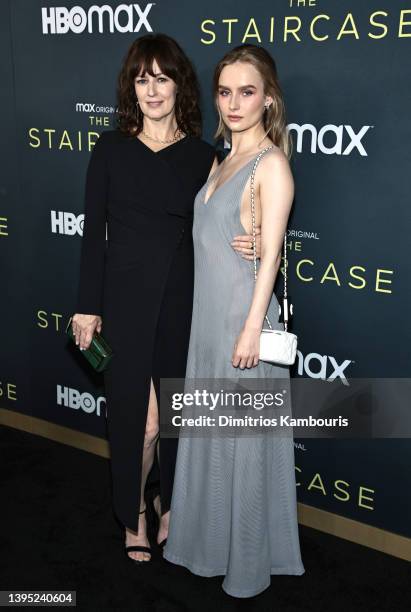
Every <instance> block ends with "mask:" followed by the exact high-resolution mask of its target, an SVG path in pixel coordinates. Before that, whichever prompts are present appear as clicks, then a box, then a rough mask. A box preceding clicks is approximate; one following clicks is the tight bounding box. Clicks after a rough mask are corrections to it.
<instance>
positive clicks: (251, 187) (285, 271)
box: [250, 145, 287, 331]
mask: <svg viewBox="0 0 411 612" xmlns="http://www.w3.org/2000/svg"><path fill="white" fill-rule="evenodd" d="M272 148H273V145H270V146H269V147H266V148H265V149H263V150H262V151H261V152H260V153H259V154H258V157H257V159H256V160H255V162H254V166H253V170H252V172H251V182H250V190H251V221H252V226H253V262H254V282H256V281H257V254H256V245H255V240H256V238H255V202H254V178H255V171H256V169H257V166H258V162H259V161H260V159H261V158H262V156H263V155H264V154H265V153H266V152H267V151H269V150H270V149H272ZM283 305H284V306H286V305H287V234H286V233H285V234H284V296H283ZM284 314H285V313H284ZM265 320H266V321H267V323H268V327H269V328H270V329H273V328H272V325H271V323H270V319H269V318H268V316H267V315H265ZM284 329H285V331H287V316H286V314H285V316H284Z"/></svg>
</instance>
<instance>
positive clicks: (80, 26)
mask: <svg viewBox="0 0 411 612" xmlns="http://www.w3.org/2000/svg"><path fill="white" fill-rule="evenodd" d="M153 4H154V3H151V2H150V3H149V4H147V5H146V7H145V9H144V10H143V9H141V8H140V5H139V4H119V5H118V6H117V7H116V8H113V7H111V6H109V5H108V4H104V5H103V6H97V5H96V4H93V6H90V8H89V9H88V10H85V9H84V8H83V7H81V6H73V7H71V8H67V7H65V6H52V7H48V8H45V7H43V8H42V9H41V21H42V26H43V34H67V32H74V34H81V33H82V32H84V31H85V30H86V29H87V31H88V32H89V33H90V34H91V33H93V27H94V28H95V27H96V25H97V26H98V32H100V34H101V33H103V32H104V31H105V30H107V28H108V31H109V32H121V33H125V32H139V31H140V30H141V28H142V27H143V26H144V27H145V29H146V30H147V32H152V31H153V30H152V28H151V26H150V24H149V22H148V14H149V12H150V11H151V9H152V7H153Z"/></svg>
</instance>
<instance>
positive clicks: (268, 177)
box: [257, 146, 294, 190]
mask: <svg viewBox="0 0 411 612" xmlns="http://www.w3.org/2000/svg"><path fill="white" fill-rule="evenodd" d="M257 173H258V183H259V185H260V187H262V188H264V187H265V186H267V187H269V188H271V187H272V186H273V185H276V186H281V187H282V188H283V189H290V190H293V189H294V180H293V175H292V172H291V168H290V163H289V161H288V158H287V156H286V154H285V153H284V151H282V149H280V148H279V147H276V146H274V147H273V148H272V149H270V150H269V151H267V153H266V154H265V155H264V156H263V158H262V159H261V161H260V163H259V167H258V168H257Z"/></svg>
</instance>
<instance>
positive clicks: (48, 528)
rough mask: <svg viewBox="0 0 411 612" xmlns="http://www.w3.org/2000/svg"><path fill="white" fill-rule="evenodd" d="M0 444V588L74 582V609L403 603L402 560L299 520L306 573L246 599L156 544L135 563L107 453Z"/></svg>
mask: <svg viewBox="0 0 411 612" xmlns="http://www.w3.org/2000/svg"><path fill="white" fill-rule="evenodd" d="M0 446H1V456H0V484H1V489H0V490H1V519H2V520H1V533H0V545H1V556H0V590H11V589H21V590H23V589H24V590H34V589H36V590H37V589H47V590H53V589H58V590H76V591H77V609H80V610H135V611H136V612H162V611H164V612H186V611H187V612H191V611H193V612H201V611H202V610H207V611H211V612H220V611H223V612H226V611H227V612H232V611H234V610H247V612H254V611H258V612H260V611H261V612H262V611H267V612H268V611H270V612H272V611H273V610H276V611H279V612H291V611H293V612H296V611H304V612H306V611H311V610H315V611H316V612H322V611H323V610H324V611H327V612H328V611H329V610H340V609H341V610H342V609H344V610H346V611H347V612H356V611H361V612H363V611H367V610H372V611H373V612H382V611H387V612H402V611H406V610H407V611H408V610H410V609H411V566H410V564H409V563H407V562H405V561H401V560H399V559H396V558H394V557H391V556H388V555H385V554H383V553H380V552H376V551H374V550H371V549H368V548H366V547H363V546H358V545H356V544H352V543H350V542H347V541H345V540H341V539H338V538H334V537H333V536H329V535H326V534H323V533H321V532H319V531H316V530H313V529H309V528H306V527H301V526H300V541H301V551H302V558H303V563H304V566H305V569H306V573H305V574H304V575H303V576H273V577H272V581H271V587H270V588H269V589H267V590H266V591H265V592H264V593H262V594H260V595H258V596H257V597H254V598H251V599H244V600H242V599H235V598H232V597H230V596H229V595H226V594H225V593H224V591H222V589H221V587H220V584H221V581H222V578H221V577H216V578H200V577H197V576H195V575H193V574H191V573H190V572H189V571H188V570H185V569H184V568H181V567H178V566H174V565H172V564H170V563H168V562H165V561H163V560H162V559H161V558H160V557H159V555H158V552H157V551H155V554H154V555H153V561H152V562H151V563H149V564H148V565H144V566H134V565H133V564H132V563H131V562H129V561H128V560H127V559H126V557H125V554H124V552H123V540H124V537H123V533H122V530H121V527H120V525H119V524H118V523H117V521H116V520H115V519H114V517H113V514H112V509H111V500H110V477H109V463H108V461H107V460H105V459H102V458H100V457H97V456H95V455H92V454H89V453H86V452H83V451H79V450H76V449H74V448H71V447H69V446H64V445H60V444H58V443H55V442H52V441H50V440H47V439H44V438H40V437H37V436H32V435H30V434H26V433H23V432H20V431H17V430H14V429H9V428H6V427H0ZM194 545H195V543H194Z"/></svg>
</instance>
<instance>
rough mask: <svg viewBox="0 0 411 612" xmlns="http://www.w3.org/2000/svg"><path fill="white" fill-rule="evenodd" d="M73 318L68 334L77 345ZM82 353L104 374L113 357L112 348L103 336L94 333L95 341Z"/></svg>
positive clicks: (67, 328)
mask: <svg viewBox="0 0 411 612" xmlns="http://www.w3.org/2000/svg"><path fill="white" fill-rule="evenodd" d="M72 318H73V317H70V320H69V322H68V324H67V327H66V334H67V335H68V337H69V338H71V340H73V342H74V343H75V342H76V339H75V337H74V333H73V326H72V324H71V322H72ZM76 346H77V344H76ZM81 353H82V355H84V357H85V358H86V359H87V361H88V362H89V363H90V364H91V365H92V366H93V368H94V369H95V370H96V372H102V371H103V370H105V369H106V367H107V366H108V364H109V363H110V360H111V358H112V356H113V351H112V350H111V347H110V346H109V345H108V344H107V342H106V341H105V340H104V338H103V336H102V335H101V334H98V333H97V332H94V336H93V339H92V341H91V343H90V346H89V347H88V349H86V350H85V351H81Z"/></svg>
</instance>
